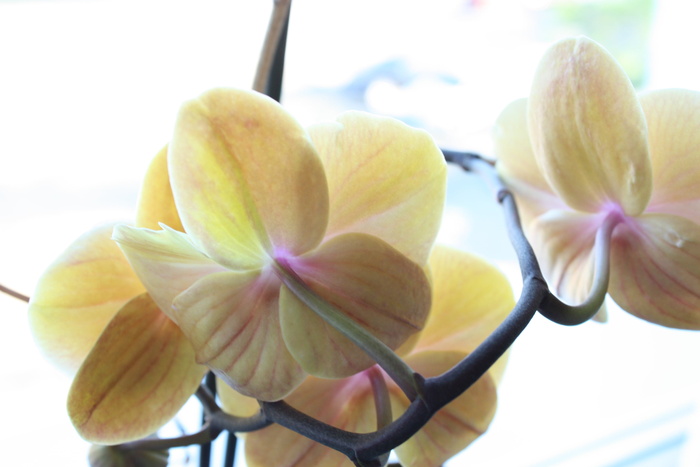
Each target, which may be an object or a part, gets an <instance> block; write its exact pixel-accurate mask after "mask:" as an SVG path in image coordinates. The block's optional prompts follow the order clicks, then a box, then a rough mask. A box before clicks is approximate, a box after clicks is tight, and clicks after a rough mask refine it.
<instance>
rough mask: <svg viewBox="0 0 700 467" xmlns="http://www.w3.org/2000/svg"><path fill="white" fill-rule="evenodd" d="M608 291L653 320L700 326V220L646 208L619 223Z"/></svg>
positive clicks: (620, 302) (632, 310)
mask: <svg viewBox="0 0 700 467" xmlns="http://www.w3.org/2000/svg"><path fill="white" fill-rule="evenodd" d="M611 266H612V270H611V274H610V289H609V292H610V295H611V296H612V298H613V299H614V300H615V301H616V302H617V303H618V305H620V306H621V307H622V308H623V309H625V310H627V311H628V312H630V313H632V314H633V315H635V316H638V317H640V318H642V319H645V320H647V321H651V322H652V323H657V324H660V325H662V326H667V327H672V328H682V329H700V225H698V224H695V223H694V222H691V221H689V220H687V219H685V218H683V217H679V216H674V215H670V214H645V215H643V216H641V217H639V218H637V219H631V220H629V221H627V222H625V223H623V224H620V225H618V226H617V228H616V229H615V231H614V236H613V243H612V264H611Z"/></svg>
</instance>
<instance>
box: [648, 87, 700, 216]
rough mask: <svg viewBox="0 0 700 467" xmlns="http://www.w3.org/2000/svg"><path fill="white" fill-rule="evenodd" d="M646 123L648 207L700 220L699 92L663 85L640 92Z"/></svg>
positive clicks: (655, 210) (650, 209) (649, 209)
mask: <svg viewBox="0 0 700 467" xmlns="http://www.w3.org/2000/svg"><path fill="white" fill-rule="evenodd" d="M640 101H641V103H642V108H643V109H644V113H645V115H646V118H647V124H648V125H649V146H650V147H651V163H652V169H653V172H654V192H653V195H652V199H651V201H650V203H649V207H648V208H647V211H653V212H660V213H666V214H676V215H679V216H682V217H686V218H688V219H690V220H692V221H693V222H695V223H700V183H698V177H699V176H700V169H698V167H700V110H699V109H700V93H698V92H695V91H688V90H684V89H665V90H662V91H654V92H650V93H647V94H644V95H642V96H641V98H640Z"/></svg>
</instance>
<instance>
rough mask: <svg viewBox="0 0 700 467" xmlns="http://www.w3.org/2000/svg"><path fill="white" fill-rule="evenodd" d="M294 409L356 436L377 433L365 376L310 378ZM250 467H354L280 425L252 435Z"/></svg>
mask: <svg viewBox="0 0 700 467" xmlns="http://www.w3.org/2000/svg"><path fill="white" fill-rule="evenodd" d="M286 402H288V403H289V404H290V405H291V406H292V407H294V408H296V409H298V410H301V411H302V412H304V413H306V414H308V415H310V416H312V417H314V418H317V419H318V420H321V421H323V422H325V423H328V424H331V425H333V426H335V427H338V428H341V429H344V430H347V431H352V432H355V433H368V432H370V431H374V430H376V429H377V422H376V415H375V408H374V400H373V398H372V389H371V386H370V385H369V383H368V382H367V378H366V377H365V376H364V375H363V374H359V375H356V376H353V377H352V378H348V379H346V380H324V379H318V378H313V377H310V378H308V379H307V380H306V381H305V382H304V384H303V385H302V386H301V387H300V388H299V389H298V390H297V391H295V392H294V393H293V394H292V395H290V396H289V397H288V398H287V399H286ZM245 448H246V450H245V453H246V462H247V464H248V465H249V466H250V467H272V466H274V467H317V466H323V467H351V466H352V465H353V464H352V462H350V461H349V460H348V458H347V457H346V456H345V455H343V454H340V453H339V452H337V451H334V450H333V449H330V448H327V447H326V446H323V445H321V444H318V443H316V442H315V441H311V440H310V439H308V438H305V437H303V436H301V435H299V434H297V433H295V432H293V431H291V430H288V429H286V428H284V427H282V426H280V425H272V426H269V427H267V428H265V429H263V430H260V431H255V432H252V433H249V434H248V435H247V436H246V440H245Z"/></svg>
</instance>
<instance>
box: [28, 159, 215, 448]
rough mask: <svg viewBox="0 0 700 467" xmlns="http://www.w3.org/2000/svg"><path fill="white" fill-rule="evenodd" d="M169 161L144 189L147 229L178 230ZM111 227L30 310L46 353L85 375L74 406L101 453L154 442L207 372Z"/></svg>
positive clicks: (76, 248) (46, 281)
mask: <svg viewBox="0 0 700 467" xmlns="http://www.w3.org/2000/svg"><path fill="white" fill-rule="evenodd" d="M165 156H166V152H165V151H162V152H161V153H160V154H159V155H158V156H156V158H155V159H154V161H153V163H152V165H151V168H150V169H149V172H148V174H147V176H146V178H145V180H144V188H143V190H142V193H141V199H140V202H139V211H138V215H137V218H138V222H139V224H141V225H157V220H163V221H167V222H170V223H172V224H173V225H175V226H179V225H180V223H179V219H178V217H177V213H176V212H175V211H173V209H172V206H173V205H174V204H173V201H172V195H171V194H170V185H169V182H168V177H167V167H166V165H165ZM113 227H114V225H113V224H110V225H106V226H102V227H98V228H96V229H94V230H92V231H90V232H88V233H86V234H85V235H83V236H82V237H80V238H79V239H78V240H76V241H75V242H74V243H73V244H72V245H71V246H69V247H68V249H67V250H66V251H65V252H64V253H63V254H62V255H61V256H60V257H59V258H58V259H57V260H56V261H55V262H54V263H53V264H52V265H51V266H50V267H49V269H48V270H47V271H46V272H45V273H44V274H43V276H42V277H41V279H40V280H39V282H38V284H37V287H36V290H35V293H34V294H33V296H32V299H31V301H30V305H29V320H30V325H31V328H32V332H33V334H34V337H35V339H36V341H37V344H38V345H39V347H40V348H41V349H42V350H43V351H44V353H46V354H47V356H48V357H49V358H50V359H51V360H53V361H54V362H56V363H58V364H59V365H60V366H62V367H63V368H66V369H68V370H69V371H70V372H72V373H75V372H77V373H76V375H75V379H74V381H73V385H72V387H71V390H70V393H69V403H68V407H69V415H70V416H71V419H72V421H73V423H74V425H75V426H76V428H77V430H78V431H79V433H80V434H81V435H82V436H83V437H84V438H86V439H88V440H90V441H92V442H95V443H102V444H109V443H118V442H124V441H129V440H134V439H139V438H143V437H145V436H148V435H150V434H152V433H153V432H154V431H156V430H157V429H158V428H159V427H160V426H161V425H163V424H164V423H165V422H167V421H168V420H170V419H171V418H172V417H173V416H175V414H176V413H177V412H178V411H179V410H180V408H181V407H182V405H183V404H184V403H185V401H186V400H187V399H188V398H189V397H190V396H191V395H192V394H193V393H194V391H195V390H196V388H197V387H198V385H199V382H200V381H201V379H202V376H203V375H204V373H205V371H206V368H205V367H203V366H201V365H198V364H197V363H196V362H195V358H194V350H193V348H192V346H191V344H190V343H189V342H188V341H187V340H186V339H185V336H184V335H183V333H182V332H181V331H180V329H179V328H178V327H177V326H175V324H174V323H173V322H172V321H171V320H170V319H168V317H167V316H166V315H164V314H163V313H162V312H161V311H160V309H159V308H158V307H157V305H156V304H155V303H154V301H153V300H152V298H151V297H150V296H149V295H148V294H147V293H146V289H145V287H144V285H143V284H142V283H141V282H140V281H139V279H138V277H137V276H136V274H135V273H134V271H133V270H132V268H131V266H130V265H129V263H128V262H127V260H126V258H125V256H124V254H123V253H122V251H121V250H120V249H119V247H118V246H117V244H116V243H115V242H114V241H112V239H111V235H112V230H113Z"/></svg>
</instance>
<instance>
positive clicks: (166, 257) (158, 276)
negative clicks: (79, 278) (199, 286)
mask: <svg viewBox="0 0 700 467" xmlns="http://www.w3.org/2000/svg"><path fill="white" fill-rule="evenodd" d="M113 238H114V240H115V241H116V242H117V243H118V244H119V246H120V247H121V249H122V251H123V252H124V254H125V255H126V257H127V258H128V259H129V263H131V266H132V267H133V268H134V271H136V274H138V276H139V279H141V282H142V283H143V284H144V285H145V286H146V289H147V290H148V292H149V293H150V294H151V296H152V297H153V299H154V300H155V301H156V303H158V306H160V308H161V309H162V310H163V312H164V313H166V314H168V315H169V316H171V317H172V311H171V305H172V301H173V299H174V298H175V297H176V296H177V295H179V294H180V293H182V292H183V291H184V290H186V289H187V288H188V287H189V286H190V285H192V284H194V283H195V282H196V281H197V280H199V279H200V278H202V277H204V276H205V275H207V274H211V273H215V272H220V271H223V270H224V268H223V267H222V266H220V265H218V264H217V263H215V262H214V261H212V260H211V259H209V258H207V257H206V256H205V255H203V254H202V253H200V252H199V251H197V250H196V249H195V248H194V246H193V245H192V243H191V242H190V239H189V237H188V236H187V235H185V234H183V233H181V232H177V231H175V230H172V229H169V228H165V230H157V231H156V230H148V229H138V228H134V227H129V226H127V225H118V226H116V227H115V228H114V233H113Z"/></svg>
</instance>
